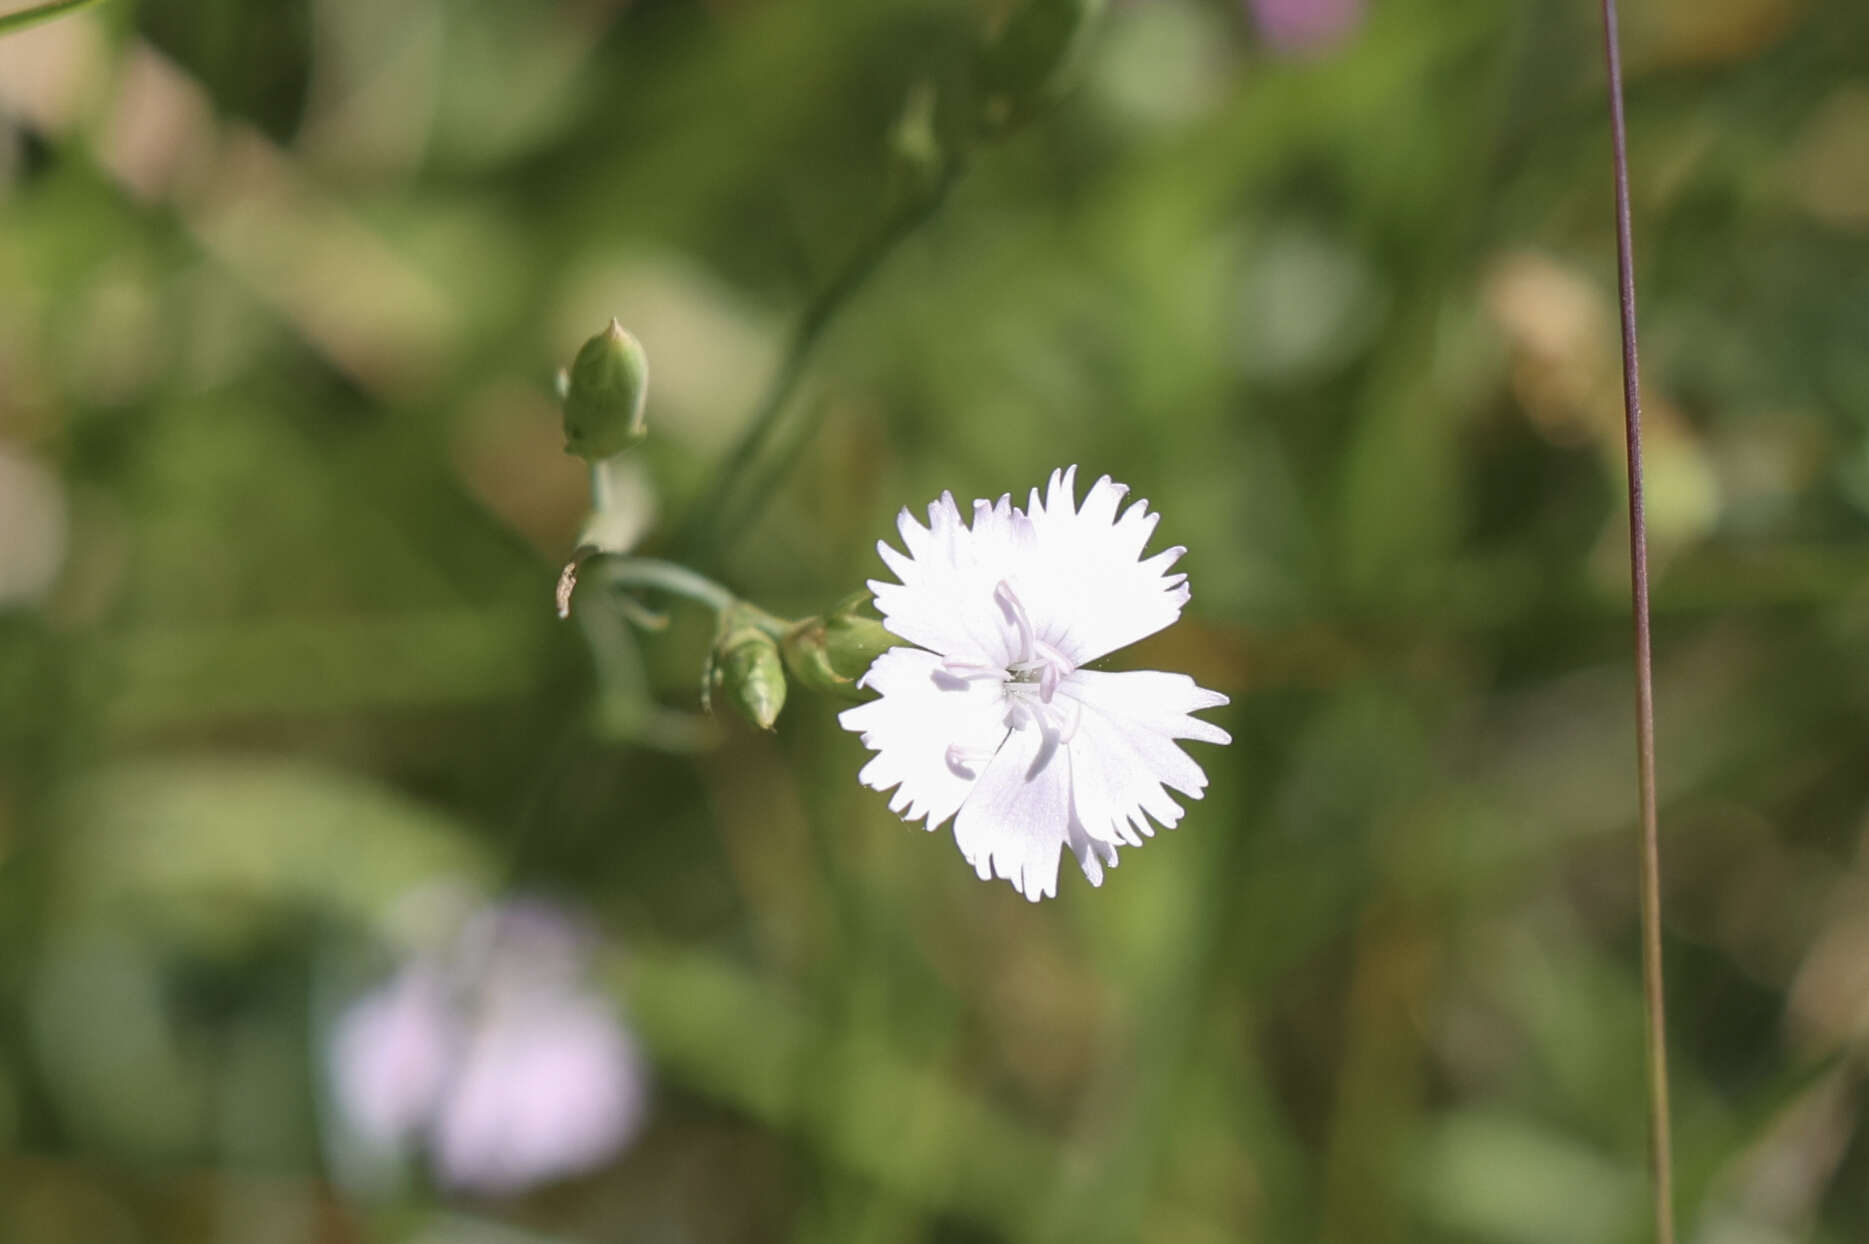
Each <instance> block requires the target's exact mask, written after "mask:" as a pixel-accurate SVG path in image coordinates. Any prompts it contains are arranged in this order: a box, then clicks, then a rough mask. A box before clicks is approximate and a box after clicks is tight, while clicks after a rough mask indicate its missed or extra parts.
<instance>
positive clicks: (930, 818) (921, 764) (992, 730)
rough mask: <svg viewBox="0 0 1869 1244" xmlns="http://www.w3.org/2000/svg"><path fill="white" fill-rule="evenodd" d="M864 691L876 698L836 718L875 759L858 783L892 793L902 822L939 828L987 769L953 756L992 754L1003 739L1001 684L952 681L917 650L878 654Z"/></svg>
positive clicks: (931, 656)
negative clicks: (859, 736)
mask: <svg viewBox="0 0 1869 1244" xmlns="http://www.w3.org/2000/svg"><path fill="white" fill-rule="evenodd" d="M862 685H863V686H865V687H868V688H870V689H871V690H873V691H876V692H878V693H879V696H880V698H878V699H875V700H871V701H870V702H869V703H868V704H861V705H858V706H857V707H856V708H851V709H845V710H844V712H842V713H841V714H839V715H838V721H839V722H841V723H842V724H843V726H844V728H845V729H846V730H855V731H858V732H860V733H861V734H862V736H863V745H864V746H865V747H867V748H870V749H871V750H873V751H874V752H875V753H876V755H875V756H873V757H871V758H870V762H869V763H868V764H867V765H865V766H863V771H862V772H861V773H859V774H858V775H857V779H858V780H859V781H861V782H862V783H863V784H864V785H865V786H868V787H869V788H871V789H872V790H879V791H888V790H894V791H895V795H894V796H893V797H891V799H890V800H889V809H890V811H892V812H894V813H895V814H896V815H898V816H900V817H901V818H902V819H903V820H905V821H924V822H926V824H927V827H928V828H929V829H938V828H939V827H940V826H941V825H942V824H943V823H945V822H946V821H947V819H948V818H949V817H951V816H953V815H954V813H955V812H957V811H958V810H959V809H960V805H961V801H962V800H964V799H966V798H967V792H968V791H970V790H972V789H973V784H974V780H975V779H976V778H977V777H978V776H979V771H980V769H981V768H984V767H985V761H984V759H983V758H982V759H976V760H975V761H974V763H973V764H972V765H971V766H970V765H969V764H968V763H967V757H966V756H959V757H956V756H954V755H952V750H953V749H956V748H958V750H959V751H960V752H963V753H971V754H973V755H974V756H975V757H985V756H990V755H991V754H992V753H993V751H994V749H996V748H997V747H998V746H999V744H1000V741H1001V740H1002V739H1003V738H1004V737H1005V735H1006V725H1005V715H1006V714H1005V708H1004V706H1003V705H1002V704H1001V702H1000V694H999V687H998V685H997V684H994V683H987V682H965V681H962V680H961V679H958V678H954V677H952V676H949V675H947V674H945V673H944V672H943V671H942V669H941V658H940V657H938V656H936V655H935V654H934V653H932V652H923V651H921V650H920V649H917V648H891V649H890V650H889V651H887V652H885V653H883V655H882V656H880V657H878V658H876V661H875V663H874V664H872V665H871V666H870V669H869V673H867V674H865V675H864V676H863V683H862Z"/></svg>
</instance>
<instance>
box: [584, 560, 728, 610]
mask: <svg viewBox="0 0 1869 1244" xmlns="http://www.w3.org/2000/svg"><path fill="white" fill-rule="evenodd" d="M595 560H597V565H596V566H595V567H594V571H595V577H596V578H598V579H600V580H601V581H602V582H603V584H604V586H605V587H612V588H619V587H621V588H629V587H638V588H650V589H653V590H655V591H658V592H667V593H668V594H669V595H671V596H680V597H682V598H683V599H685V600H691V601H694V602H695V603H696V604H699V605H705V606H707V607H708V608H709V609H711V610H713V611H714V612H715V613H717V614H719V613H725V612H727V610H729V609H731V608H733V607H734V606H735V605H737V604H739V603H740V600H739V598H738V597H737V596H735V595H734V594H733V593H732V592H730V591H728V590H727V589H726V588H724V587H722V586H721V585H720V584H718V583H716V582H714V581H713V580H712V579H709V578H707V577H706V576H705V575H700V574H696V573H695V572H694V571H692V570H690V569H688V568H687V567H686V566H677V565H676V564H675V563H673V562H664V561H657V560H655V559H654V558H650V557H605V558H601V559H595Z"/></svg>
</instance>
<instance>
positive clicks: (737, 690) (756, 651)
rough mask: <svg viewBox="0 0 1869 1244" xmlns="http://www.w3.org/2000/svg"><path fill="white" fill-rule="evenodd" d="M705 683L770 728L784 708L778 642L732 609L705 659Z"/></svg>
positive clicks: (783, 671) (783, 686)
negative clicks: (706, 659) (710, 652)
mask: <svg viewBox="0 0 1869 1244" xmlns="http://www.w3.org/2000/svg"><path fill="white" fill-rule="evenodd" d="M708 683H709V688H710V690H711V691H713V692H717V693H720V694H724V695H725V696H726V697H727V698H728V699H729V700H731V701H733V706H734V707H735V708H737V709H739V710H740V712H741V714H742V715H744V716H745V718H746V719H747V720H748V721H750V722H752V723H753V724H754V725H756V726H758V727H759V728H760V729H761V730H770V729H772V726H773V723H774V722H776V721H778V720H779V713H780V711H781V710H783V709H784V708H785V665H784V663H783V662H782V661H781V660H780V658H779V645H778V644H776V643H774V642H773V639H772V636H770V635H768V634H766V632H764V631H762V630H760V629H759V628H758V627H756V626H753V625H751V624H748V623H746V622H744V621H740V620H737V619H735V618H734V616H733V614H732V613H731V612H729V614H728V615H727V617H726V618H724V619H723V620H722V627H721V635H720V638H719V639H718V640H717V641H716V642H715V644H714V652H713V655H712V656H711V657H710V658H709V659H708Z"/></svg>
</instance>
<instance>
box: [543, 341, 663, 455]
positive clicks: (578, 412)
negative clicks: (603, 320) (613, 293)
mask: <svg viewBox="0 0 1869 1244" xmlns="http://www.w3.org/2000/svg"><path fill="white" fill-rule="evenodd" d="M561 383H562V396H563V399H564V415H565V452H566V453H569V454H576V455H578V456H579V457H580V458H586V459H589V460H590V461H592V462H598V461H601V460H603V459H605V458H608V457H611V456H612V455H614V454H617V453H620V452H621V451H622V450H624V449H627V448H628V447H629V446H630V445H631V444H633V443H635V442H636V441H639V440H641V439H642V437H643V433H644V431H645V430H646V429H645V427H644V424H643V408H644V405H645V403H646V402H647V399H648V396H649V356H648V355H647V354H645V353H643V348H642V343H641V342H639V341H637V340H636V338H634V337H633V336H631V335H630V334H629V333H628V332H626V331H625V330H624V328H623V326H622V325H621V324H619V323H617V322H616V321H615V320H611V321H610V327H608V328H606V329H605V330H604V331H603V332H601V333H598V334H597V335H596V336H595V337H592V338H591V339H590V340H589V341H587V342H585V343H584V345H583V347H582V348H581V349H580V350H579V351H578V356H577V358H576V359H574V360H573V361H572V363H571V370H570V372H569V374H568V375H566V376H565V377H564V379H563V381H562V382H561Z"/></svg>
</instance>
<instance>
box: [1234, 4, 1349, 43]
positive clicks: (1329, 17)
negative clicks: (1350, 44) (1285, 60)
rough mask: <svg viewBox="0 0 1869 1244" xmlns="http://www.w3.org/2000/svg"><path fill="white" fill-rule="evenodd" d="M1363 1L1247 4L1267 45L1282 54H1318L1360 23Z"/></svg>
mask: <svg viewBox="0 0 1869 1244" xmlns="http://www.w3.org/2000/svg"><path fill="white" fill-rule="evenodd" d="M1363 5H1364V0H1246V8H1247V10H1248V11H1249V12H1251V14H1252V17H1253V22H1254V24H1255V25H1257V26H1258V27H1259V33H1260V34H1262V35H1264V36H1265V40H1266V42H1267V43H1270V44H1271V45H1272V46H1273V47H1275V48H1277V49H1279V50H1280V51H1285V52H1312V51H1320V50H1322V49H1324V48H1327V47H1329V46H1330V45H1332V44H1334V43H1337V42H1338V41H1339V40H1341V39H1343V38H1344V37H1345V36H1346V35H1348V34H1349V33H1350V32H1351V31H1352V30H1354V29H1355V28H1356V26H1357V25H1358V23H1360V22H1361V21H1362V20H1363Z"/></svg>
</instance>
